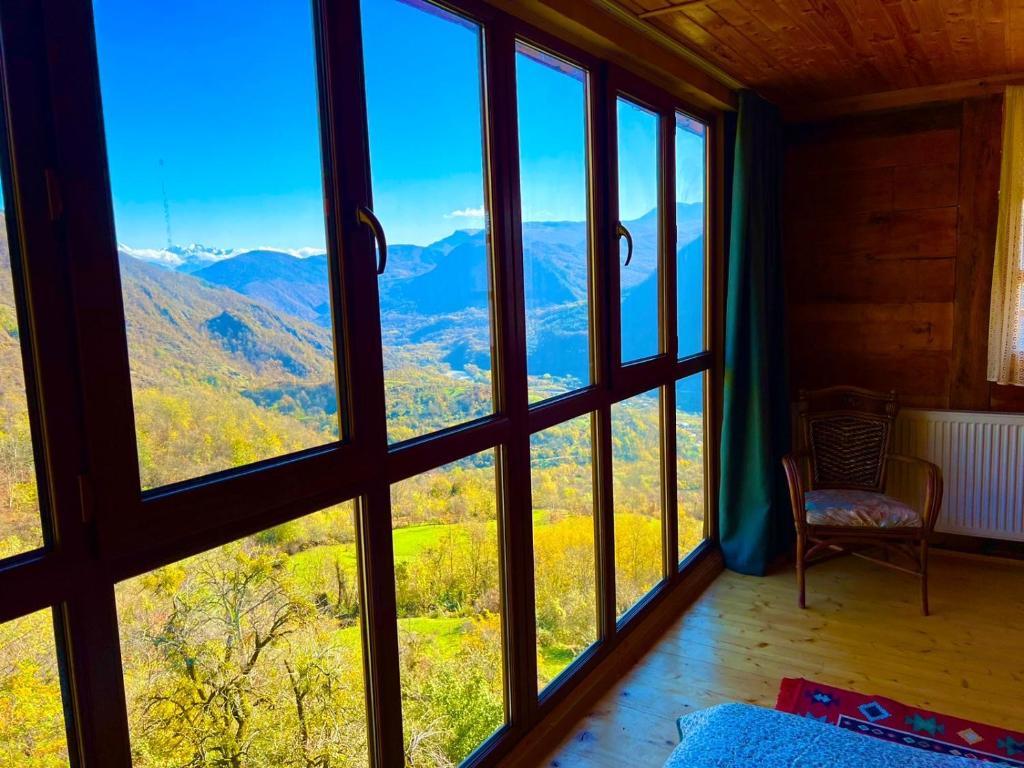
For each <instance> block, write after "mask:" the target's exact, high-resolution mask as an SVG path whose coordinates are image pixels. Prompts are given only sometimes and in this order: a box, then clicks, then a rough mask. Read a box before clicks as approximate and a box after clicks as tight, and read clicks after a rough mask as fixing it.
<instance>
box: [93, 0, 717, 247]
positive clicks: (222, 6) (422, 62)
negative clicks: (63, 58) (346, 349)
mask: <svg viewBox="0 0 1024 768" xmlns="http://www.w3.org/2000/svg"><path fill="white" fill-rule="evenodd" d="M94 8H95V18H96V31H97V45H98V50H99V60H100V76H101V87H102V95H103V105H104V120H105V125H106V131H107V152H108V157H109V161H110V175H111V184H112V188H113V193H114V211H115V222H116V226H117V233H118V239H119V240H120V241H121V242H123V243H126V244H128V245H132V246H135V247H148V248H153V247H162V246H165V245H167V241H168V222H167V221H166V220H165V207H164V199H165V196H166V200H167V217H168V218H169V224H170V239H171V241H173V242H174V243H176V244H187V243H193V242H199V243H203V244H205V245H208V246H213V247H221V248H234V247H238V248H245V247H256V246H269V247H277V248H302V247H311V246H312V247H322V246H323V244H324V240H325V236H324V223H323V204H322V188H321V164H320V144H319V128H318V115H317V97H316V78H315V64H314V51H313V29H312V19H311V14H310V11H309V4H308V3H305V2H298V3H294V2H287V3H286V2H276V3H259V4H256V5H253V4H251V3H249V2H243V1H242V0H218V1H217V2H210V0H176V2H174V3H166V2H162V3H155V2H139V0H94ZM363 35H364V40H365V44H364V48H365V55H366V61H365V69H366V79H367V101H368V110H369V128H370V141H371V164H372V173H373V184H374V207H375V210H376V213H377V215H378V217H379V218H380V219H381V221H382V222H383V224H384V226H385V228H386V230H387V233H388V238H389V240H390V241H391V242H395V243H398V242H412V243H419V244H428V243H430V242H433V241H435V240H438V239H440V238H441V237H444V236H446V235H447V234H450V233H451V232H452V231H454V230H456V229H464V228H479V227H482V226H484V224H485V221H484V217H483V205H484V181H483V161H482V157H483V150H482V141H483V139H482V128H481V93H480V90H481V82H480V69H479V55H480V33H479V30H477V29H476V28H475V27H473V26H472V25H470V24H460V23H453V19H452V17H450V16H448V15H447V14H445V13H443V12H436V13H424V11H423V7H422V5H421V6H420V7H416V4H415V3H414V4H406V3H403V2H400V1H399V0H372V2H364V3H363ZM517 59H518V63H517V76H518V78H519V82H520V84H521V88H522V89H523V94H522V96H521V99H520V107H521V109H524V110H527V111H529V112H530V114H529V115H526V117H524V120H522V121H521V126H522V138H523V152H522V154H523V157H522V164H523V169H524V173H523V175H524V179H528V181H527V182H526V184H527V185H528V188H527V187H526V186H524V214H525V215H524V218H527V219H541V220H580V219H582V218H583V216H584V211H583V210H582V208H583V205H584V203H583V199H584V198H582V197H581V195H580V193H579V189H578V186H579V185H578V183H576V182H574V181H573V179H578V178H579V174H578V171H577V169H578V168H579V163H580V156H579V155H580V152H579V150H580V139H579V133H578V126H576V125H565V126H551V127H550V129H549V130H547V131H540V130H539V129H538V128H537V126H538V123H539V121H537V120H535V119H534V120H533V121H532V122H531V120H529V119H527V118H529V117H534V118H536V116H537V114H538V113H541V114H542V113H543V110H544V109H545V105H546V104H561V105H563V106H564V105H565V104H566V103H569V104H577V103H578V104H579V105H580V109H582V97H581V94H580V91H581V89H580V88H579V84H578V83H575V81H572V80H571V79H568V78H552V77H551V76H550V72H551V70H550V69H549V68H548V67H546V66H544V65H542V64H539V63H537V62H534V61H531V60H525V61H524V58H523V57H521V56H520V57H517ZM566 80H568V83H569V85H567V84H566V82H565V81H566ZM572 84H575V86H576V88H575V93H573V92H572ZM565 99H572V100H573V101H569V102H566V101H564V100H565ZM625 128H626V129H627V132H629V131H632V128H631V127H630V126H625ZM621 130H622V129H620V131H621ZM643 144H644V142H642V141H639V140H638V141H636V142H635V143H634V142H630V143H629V144H628V145H627V149H626V151H627V153H628V152H631V151H632V147H634V146H635V147H636V148H637V152H638V153H641V154H642V153H643V150H644V146H643ZM697 144H698V145H699V142H697ZM688 151H689V152H690V153H691V154H692V155H693V161H694V162H696V161H697V159H698V156H699V153H700V151H701V150H700V149H699V146H697V147H696V148H691V149H690V150H688ZM622 161H623V162H626V163H628V164H630V165H632V166H634V167H640V162H639V159H638V158H631V157H624V158H622ZM680 163H681V164H682V165H686V161H685V160H684V159H683V158H682V157H681V158H680ZM645 165H647V166H649V165H650V164H649V162H648V163H646V164H645ZM695 167H698V166H695ZM574 171H576V172H575V173H574ZM574 184H575V186H574ZM634 186H635V188H634V187H633V186H631V187H629V188H624V189H623V195H624V198H625V199H628V201H629V203H628V205H626V206H624V210H623V217H624V218H632V217H634V216H638V215H642V214H643V213H645V212H646V211H647V210H649V209H650V208H651V207H653V199H652V200H648V199H647V192H646V191H643V190H645V189H649V188H651V186H652V185H651V184H650V183H649V179H648V180H645V179H643V178H642V177H641V178H639V180H638V181H636V183H635V185H634ZM696 187H697V189H696V191H693V190H687V189H684V188H682V187H680V191H681V192H682V193H683V194H684V196H688V198H689V199H698V198H699V195H700V187H701V185H699V184H698V185H696ZM527 201H528V202H529V204H528V205H527V204H526V203H527Z"/></svg>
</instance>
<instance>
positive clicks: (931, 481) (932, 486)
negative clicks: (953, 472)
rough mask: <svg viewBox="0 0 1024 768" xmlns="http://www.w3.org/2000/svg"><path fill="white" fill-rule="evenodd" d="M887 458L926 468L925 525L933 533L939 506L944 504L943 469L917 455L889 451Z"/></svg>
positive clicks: (923, 511) (887, 459)
mask: <svg viewBox="0 0 1024 768" xmlns="http://www.w3.org/2000/svg"><path fill="white" fill-rule="evenodd" d="M885 460H886V461H895V462H898V463H900V464H907V465H910V466H916V467H919V468H920V469H923V470H924V472H925V483H926V486H925V494H924V509H923V510H922V514H923V515H924V524H925V527H926V528H927V530H928V533H931V532H932V531H933V530H934V529H935V523H936V522H937V521H938V517H939V507H940V506H941V505H942V470H941V469H939V467H938V466H937V465H935V464H933V463H932V462H930V461H926V460H925V459H922V458H919V457H917V456H905V455H903V454H899V453H889V454H886V456H885Z"/></svg>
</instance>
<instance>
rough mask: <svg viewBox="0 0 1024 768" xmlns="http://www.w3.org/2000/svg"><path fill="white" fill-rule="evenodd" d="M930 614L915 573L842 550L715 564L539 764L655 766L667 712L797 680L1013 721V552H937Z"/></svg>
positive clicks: (1022, 652) (766, 694) (757, 700)
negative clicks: (818, 558) (831, 554)
mask: <svg viewBox="0 0 1024 768" xmlns="http://www.w3.org/2000/svg"><path fill="white" fill-rule="evenodd" d="M931 569H932V578H931V602H932V611H933V613H932V615H931V616H929V617H923V616H921V615H920V613H919V610H918V594H917V582H916V581H915V580H913V579H911V578H908V577H906V576H903V575H902V574H898V573H894V572H891V571H888V570H886V569H884V568H878V567H877V566H872V565H871V564H870V563H865V562H863V561H860V560H856V559H853V558H843V559H838V560H833V561H830V562H828V563H824V564H821V565H818V566H815V567H814V568H812V569H811V570H810V571H809V572H808V577H807V583H808V592H807V599H808V607H807V610H805V611H801V610H799V609H798V608H797V607H796V585H795V579H794V577H793V574H792V571H790V570H786V571H782V572H779V573H775V574H773V575H771V576H768V577H766V578H755V577H750V576H740V575H738V574H735V573H729V572H726V573H725V574H723V575H722V576H720V577H719V578H718V579H717V580H716V581H715V583H714V584H712V586H711V587H710V588H709V589H708V591H707V592H705V593H704V595H702V596H701V598H700V599H699V600H698V601H697V602H696V603H695V604H694V605H693V606H692V607H691V608H690V609H689V610H688V611H687V612H686V613H685V614H684V615H683V616H682V617H681V618H680V619H679V620H678V621H677V622H676V623H675V624H674V625H673V626H672V627H671V629H670V630H669V631H668V632H667V633H666V634H665V636H664V637H663V638H662V639H661V640H660V641H659V643H658V645H657V646H656V647H655V648H654V649H653V650H652V651H651V652H650V653H649V654H647V656H645V657H644V658H643V659H642V660H641V661H640V662H639V663H638V664H636V665H635V666H634V667H633V668H632V669H631V670H630V671H629V672H628V673H627V674H626V676H625V677H624V678H623V680H622V681H621V682H620V683H619V684H618V685H617V686H616V687H615V688H613V689H612V690H611V691H610V692H609V693H608V694H607V695H606V696H605V697H604V698H603V699H601V701H599V702H598V704H597V706H596V707H594V708H593V709H592V710H591V711H590V712H588V713H587V714H586V716H585V717H584V718H583V719H582V720H581V721H580V723H579V724H578V726H577V727H576V728H575V729H574V731H573V733H572V735H571V736H570V737H569V738H567V739H566V740H565V741H564V742H563V743H562V744H561V745H560V746H559V747H558V749H557V750H555V752H554V753H553V754H551V755H550V756H549V757H548V758H547V759H546V760H545V761H544V763H543V765H546V766H552V767H554V766H557V767H558V768H583V767H584V766H585V767H586V768H603V767H604V766H608V767H609V768H611V766H615V768H621V766H624V765H626V766H634V767H636V768H640V766H655V767H657V766H660V765H661V764H662V762H663V761H664V760H665V758H666V757H667V756H668V754H669V752H671V751H672V748H673V746H674V745H675V743H676V729H675V719H676V718H677V717H678V716H679V715H682V714H685V713H686V712H691V711H693V710H695V709H700V708H702V707H707V706H710V705H712V704H718V703H720V702H723V701H747V702H750V703H753V704H760V705H762V706H766V707H770V706H773V705H774V704H775V697H776V694H777V693H778V687H779V681H780V679H781V678H783V677H807V678H811V679H814V680H817V681H819V682H822V683H828V684H831V685H836V686H840V687H844V688H851V689H855V690H857V691H860V692H863V693H876V694H879V695H881V696H888V697H890V698H894V699H899V700H900V701H903V702H905V703H907V704H912V705H916V706H920V707H923V708H926V709H932V710H936V711H939V712H943V713H946V714H950V715H957V716H959V717H963V718H967V719H971V720H979V721H982V722H987V723H992V724H994V725H1002V726H1005V727H1008V728H1011V729H1014V730H1021V731H1024V563H1020V562H1012V561H1004V560H997V559H983V558H976V557H963V556H958V555H953V554H946V553H935V554H934V555H933V558H932V563H931Z"/></svg>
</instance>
